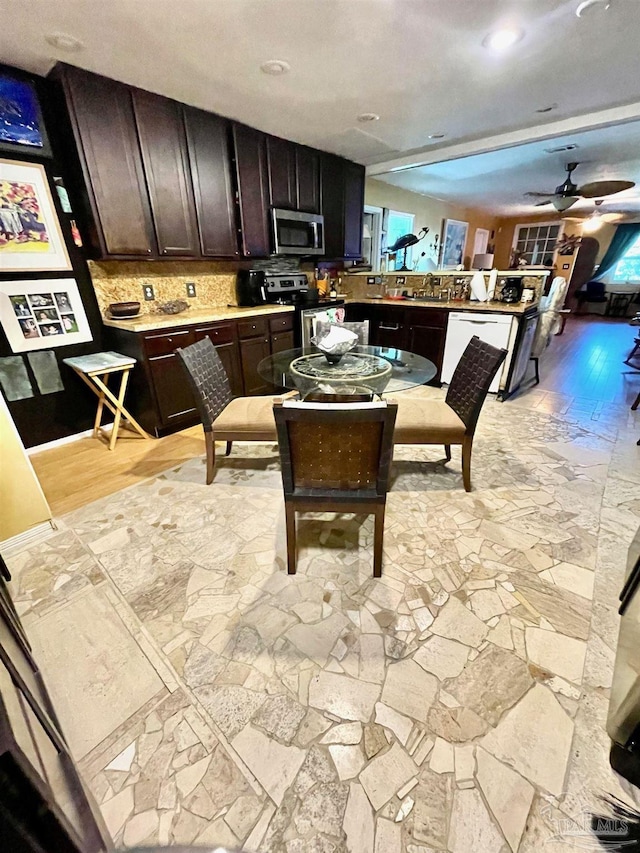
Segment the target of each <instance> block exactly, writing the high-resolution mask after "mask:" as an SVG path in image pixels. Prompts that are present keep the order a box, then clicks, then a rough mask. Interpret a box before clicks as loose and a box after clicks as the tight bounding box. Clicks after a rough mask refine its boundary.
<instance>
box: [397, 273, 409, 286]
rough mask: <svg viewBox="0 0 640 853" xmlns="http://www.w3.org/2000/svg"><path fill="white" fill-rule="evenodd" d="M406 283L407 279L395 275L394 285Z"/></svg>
mask: <svg viewBox="0 0 640 853" xmlns="http://www.w3.org/2000/svg"><path fill="white" fill-rule="evenodd" d="M406 283H407V279H406V277H405V276H403V275H397V276H396V284H406Z"/></svg>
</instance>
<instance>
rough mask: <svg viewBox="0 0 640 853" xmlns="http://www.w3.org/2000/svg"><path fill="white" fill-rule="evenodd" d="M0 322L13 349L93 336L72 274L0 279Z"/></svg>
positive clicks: (43, 346) (51, 345) (48, 346)
mask: <svg viewBox="0 0 640 853" xmlns="http://www.w3.org/2000/svg"><path fill="white" fill-rule="evenodd" d="M0 323H1V324H2V328H3V329H4V333H5V334H6V336H7V340H8V341H9V345H10V347H11V349H12V351H13V352H28V351H31V350H39V349H52V348H54V347H63V346H68V345H69V344H78V343H83V342H85V341H91V340H93V336H92V334H91V329H90V328H89V321H88V320H87V315H86V313H85V310H84V305H83V304H82V299H81V298H80V293H79V291H78V285H77V284H76V280H75V279H74V278H50V279H42V278H41V279H32V280H25V281H5V282H0Z"/></svg>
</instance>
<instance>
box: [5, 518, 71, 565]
mask: <svg viewBox="0 0 640 853" xmlns="http://www.w3.org/2000/svg"><path fill="white" fill-rule="evenodd" d="M57 529H58V528H57V527H56V525H55V522H54V521H53V519H51V520H50V521H43V522H42V523H41V524H36V525H35V527H31V528H30V529H29V530H25V531H24V533H18V534H17V536H10V537H9V538H8V539H5V540H4V542H0V553H1V554H2V555H3V556H5V557H6V556H11V554H12V553H13V552H15V551H21V550H22V549H23V548H26V547H27V546H28V545H33V544H34V543H35V542H39V541H40V540H42V539H46V538H47V537H48V536H50V535H51V534H52V533H53V532H54V531H56V530H57Z"/></svg>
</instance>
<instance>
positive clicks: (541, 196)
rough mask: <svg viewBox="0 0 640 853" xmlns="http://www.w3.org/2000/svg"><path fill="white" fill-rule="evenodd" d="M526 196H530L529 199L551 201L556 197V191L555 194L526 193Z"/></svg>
mask: <svg viewBox="0 0 640 853" xmlns="http://www.w3.org/2000/svg"><path fill="white" fill-rule="evenodd" d="M525 195H526V196H528V197H529V198H548V199H551V198H553V196H554V195H555V191H554V192H550V193H535V192H531V193H525Z"/></svg>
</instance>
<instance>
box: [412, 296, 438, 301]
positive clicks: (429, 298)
mask: <svg viewBox="0 0 640 853" xmlns="http://www.w3.org/2000/svg"><path fill="white" fill-rule="evenodd" d="M409 302H446V300H445V299H440V297H439V296H411V297H409Z"/></svg>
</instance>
